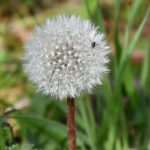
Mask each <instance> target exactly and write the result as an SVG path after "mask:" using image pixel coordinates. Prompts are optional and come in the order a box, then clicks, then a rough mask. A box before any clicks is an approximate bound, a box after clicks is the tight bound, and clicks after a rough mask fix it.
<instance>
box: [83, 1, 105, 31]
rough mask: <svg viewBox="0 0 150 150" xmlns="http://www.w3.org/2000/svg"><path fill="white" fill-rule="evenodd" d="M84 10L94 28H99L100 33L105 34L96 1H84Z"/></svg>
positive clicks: (98, 4)
mask: <svg viewBox="0 0 150 150" xmlns="http://www.w3.org/2000/svg"><path fill="white" fill-rule="evenodd" d="M85 4H86V8H87V11H88V14H89V17H90V19H91V20H92V21H94V22H95V24H96V26H99V27H100V28H99V31H100V32H105V28H104V21H103V15H102V10H101V6H100V3H99V1H98V0H92V1H91V0H85Z"/></svg>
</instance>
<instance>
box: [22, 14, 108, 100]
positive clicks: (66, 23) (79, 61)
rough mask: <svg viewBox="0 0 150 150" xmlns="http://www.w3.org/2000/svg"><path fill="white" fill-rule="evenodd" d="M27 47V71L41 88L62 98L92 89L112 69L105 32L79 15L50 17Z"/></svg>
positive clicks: (25, 66) (28, 42) (44, 91)
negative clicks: (109, 67) (110, 67)
mask: <svg viewBox="0 0 150 150" xmlns="http://www.w3.org/2000/svg"><path fill="white" fill-rule="evenodd" d="M93 42H95V45H94V46H93V45H92V43H93ZM25 49H26V52H25V55H24V58H23V59H24V61H25V64H24V70H25V71H26V72H27V73H28V75H29V79H30V80H31V81H33V82H34V83H35V84H36V85H37V89H38V91H42V92H43V93H44V94H47V95H51V96H54V97H57V98H59V99H61V100H62V99H64V98H67V97H75V96H78V95H80V93H81V92H82V91H88V92H90V91H91V90H92V88H93V86H94V85H96V84H101V83H102V78H103V75H104V74H105V73H107V72H108V69H107V65H106V64H107V63H108V61H109V59H108V53H109V48H108V46H107V43H106V41H105V39H104V35H103V34H102V33H99V32H98V30H97V28H96V27H95V26H94V25H93V24H92V23H91V22H90V21H89V20H82V19H80V18H79V17H77V16H66V15H60V16H58V17H56V18H53V19H51V20H47V22H46V23H45V24H44V25H43V26H41V27H36V28H35V32H34V33H33V35H32V36H31V37H30V38H29V40H28V41H27V43H26V44H25Z"/></svg>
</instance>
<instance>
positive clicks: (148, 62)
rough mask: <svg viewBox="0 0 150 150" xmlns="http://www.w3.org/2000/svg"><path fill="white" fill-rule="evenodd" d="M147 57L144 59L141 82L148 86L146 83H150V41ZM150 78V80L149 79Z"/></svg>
mask: <svg viewBox="0 0 150 150" xmlns="http://www.w3.org/2000/svg"><path fill="white" fill-rule="evenodd" d="M146 48H147V53H146V58H145V60H144V64H143V68H142V74H141V82H142V86H143V87H147V86H146V85H149V84H150V79H149V75H150V43H148V46H147V47H146ZM148 80H149V81H148Z"/></svg>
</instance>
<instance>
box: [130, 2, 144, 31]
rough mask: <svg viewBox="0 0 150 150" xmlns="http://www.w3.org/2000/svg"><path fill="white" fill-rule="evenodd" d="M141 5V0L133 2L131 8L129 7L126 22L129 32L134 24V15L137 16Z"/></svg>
mask: <svg viewBox="0 0 150 150" xmlns="http://www.w3.org/2000/svg"><path fill="white" fill-rule="evenodd" d="M142 3H143V1H141V0H135V1H133V4H132V7H131V12H130V14H129V20H128V28H129V30H130V29H131V28H132V26H133V24H134V22H135V19H136V15H137V14H138V10H139V8H140V6H141V4H142Z"/></svg>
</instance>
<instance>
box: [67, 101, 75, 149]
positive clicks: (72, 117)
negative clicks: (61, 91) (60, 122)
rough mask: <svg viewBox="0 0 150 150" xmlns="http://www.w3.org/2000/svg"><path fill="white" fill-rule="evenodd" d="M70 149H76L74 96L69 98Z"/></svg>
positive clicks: (68, 125)
mask: <svg viewBox="0 0 150 150" xmlns="http://www.w3.org/2000/svg"><path fill="white" fill-rule="evenodd" d="M67 107H68V108H67V109H68V112H67V127H68V150H76V129H75V104H74V98H67Z"/></svg>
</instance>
